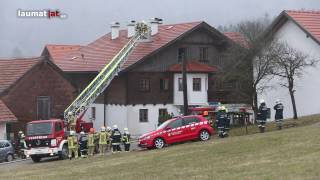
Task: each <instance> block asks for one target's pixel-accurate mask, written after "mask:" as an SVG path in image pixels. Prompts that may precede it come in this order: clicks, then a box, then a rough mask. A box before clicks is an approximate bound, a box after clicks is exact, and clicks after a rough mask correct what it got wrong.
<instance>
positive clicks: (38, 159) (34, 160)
mask: <svg viewBox="0 0 320 180" xmlns="http://www.w3.org/2000/svg"><path fill="white" fill-rule="evenodd" d="M31 159H32V161H33V162H35V163H37V162H40V161H41V157H39V156H31Z"/></svg>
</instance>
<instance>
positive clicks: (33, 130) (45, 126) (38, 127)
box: [27, 122, 52, 136]
mask: <svg viewBox="0 0 320 180" xmlns="http://www.w3.org/2000/svg"><path fill="white" fill-rule="evenodd" d="M51 132H52V123H51V122H45V123H31V124H28V126H27V135H28V136H36V135H48V134H51Z"/></svg>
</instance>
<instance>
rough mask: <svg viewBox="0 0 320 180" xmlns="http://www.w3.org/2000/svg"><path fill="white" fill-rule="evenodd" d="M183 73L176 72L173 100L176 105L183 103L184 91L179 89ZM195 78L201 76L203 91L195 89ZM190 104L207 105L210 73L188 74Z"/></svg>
mask: <svg viewBox="0 0 320 180" xmlns="http://www.w3.org/2000/svg"><path fill="white" fill-rule="evenodd" d="M179 78H182V75H181V74H174V87H173V91H174V93H173V99H174V100H173V101H174V104H175V105H183V91H179ZM193 78H201V91H193V87H192V86H193ZM187 88H188V103H189V105H206V104H207V103H208V92H207V91H208V74H191V73H188V74H187Z"/></svg>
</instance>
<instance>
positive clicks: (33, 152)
mask: <svg viewBox="0 0 320 180" xmlns="http://www.w3.org/2000/svg"><path fill="white" fill-rule="evenodd" d="M45 153H48V150H47V149H33V150H32V154H45Z"/></svg>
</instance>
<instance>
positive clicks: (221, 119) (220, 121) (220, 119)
mask: <svg viewBox="0 0 320 180" xmlns="http://www.w3.org/2000/svg"><path fill="white" fill-rule="evenodd" d="M216 124H217V128H218V134H219V137H221V138H224V137H227V136H228V132H229V129H230V128H229V127H230V119H229V117H228V115H227V109H226V107H225V106H219V108H218V113H217V117H216Z"/></svg>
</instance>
